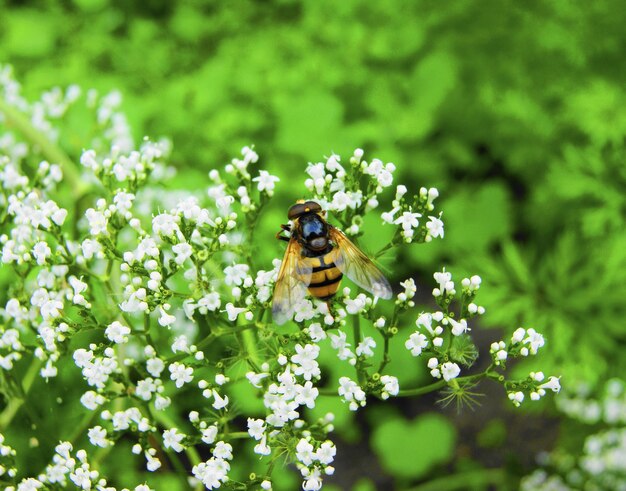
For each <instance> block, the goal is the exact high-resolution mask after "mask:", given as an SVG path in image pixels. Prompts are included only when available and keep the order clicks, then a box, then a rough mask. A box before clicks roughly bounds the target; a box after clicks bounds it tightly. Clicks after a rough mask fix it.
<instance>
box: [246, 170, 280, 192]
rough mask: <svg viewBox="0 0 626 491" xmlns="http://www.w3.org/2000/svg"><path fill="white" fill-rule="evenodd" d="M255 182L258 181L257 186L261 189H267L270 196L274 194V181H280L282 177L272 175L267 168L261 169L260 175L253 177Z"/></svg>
mask: <svg viewBox="0 0 626 491" xmlns="http://www.w3.org/2000/svg"><path fill="white" fill-rule="evenodd" d="M252 180H253V181H254V182H257V183H258V184H257V187H258V189H259V191H265V192H266V193H267V194H268V196H271V195H272V194H274V183H276V182H278V181H280V179H279V178H278V177H276V176H272V175H271V174H270V173H269V172H267V171H265V170H261V171H259V176H258V177H255V178H254V179H252Z"/></svg>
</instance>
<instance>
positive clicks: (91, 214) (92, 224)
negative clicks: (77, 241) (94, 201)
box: [85, 208, 109, 235]
mask: <svg viewBox="0 0 626 491" xmlns="http://www.w3.org/2000/svg"><path fill="white" fill-rule="evenodd" d="M85 216H86V217H87V223H88V224H89V233H91V235H107V234H108V231H107V226H108V223H109V220H108V218H106V217H105V216H104V213H102V212H101V211H96V210H94V209H93V208H89V209H88V210H87V211H86V212H85Z"/></svg>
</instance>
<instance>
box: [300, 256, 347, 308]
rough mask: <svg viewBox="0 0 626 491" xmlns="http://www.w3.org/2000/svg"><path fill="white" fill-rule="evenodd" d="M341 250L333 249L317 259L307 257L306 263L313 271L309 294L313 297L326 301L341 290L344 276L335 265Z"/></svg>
mask: <svg viewBox="0 0 626 491" xmlns="http://www.w3.org/2000/svg"><path fill="white" fill-rule="evenodd" d="M338 252H339V249H337V248H336V247H335V248H333V249H332V250H331V251H330V252H328V253H326V254H323V255H321V256H317V257H307V258H305V259H304V260H305V262H306V264H307V265H308V266H311V268H312V269H313V271H312V274H311V282H310V283H309V285H308V286H309V293H310V294H311V296H313V297H316V298H319V299H321V300H326V299H328V298H330V297H332V296H333V295H334V294H335V293H337V290H338V289H339V284H340V283H341V278H342V277H343V274H342V273H341V271H339V268H337V266H336V265H335V260H336V258H337V255H338Z"/></svg>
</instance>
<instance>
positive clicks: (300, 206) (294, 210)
mask: <svg viewBox="0 0 626 491" xmlns="http://www.w3.org/2000/svg"><path fill="white" fill-rule="evenodd" d="M305 205H306V203H296V204H295V205H293V206H292V207H291V208H289V211H288V212H287V218H289V220H293V219H294V218H298V217H299V216H300V215H303V214H304V213H306V211H305V207H306V206H305Z"/></svg>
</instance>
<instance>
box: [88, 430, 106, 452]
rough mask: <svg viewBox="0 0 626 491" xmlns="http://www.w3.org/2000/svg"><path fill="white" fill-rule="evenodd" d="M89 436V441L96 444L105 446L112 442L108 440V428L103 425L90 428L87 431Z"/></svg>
mask: <svg viewBox="0 0 626 491" xmlns="http://www.w3.org/2000/svg"><path fill="white" fill-rule="evenodd" d="M87 436H88V437H89V442H90V443H91V444H92V445H94V446H97V447H102V448H104V447H108V446H109V445H110V444H111V442H110V441H109V440H107V430H105V429H104V428H103V427H102V426H95V427H93V428H90V429H89V431H88V432H87Z"/></svg>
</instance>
